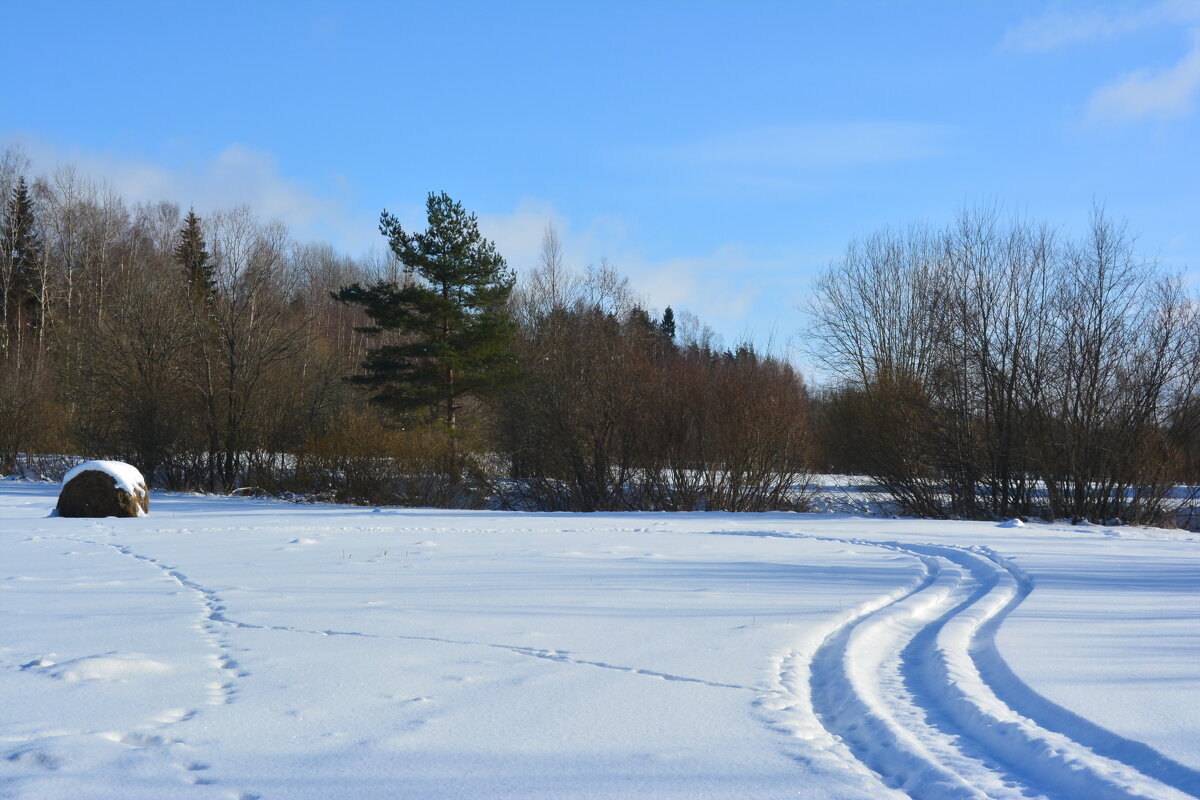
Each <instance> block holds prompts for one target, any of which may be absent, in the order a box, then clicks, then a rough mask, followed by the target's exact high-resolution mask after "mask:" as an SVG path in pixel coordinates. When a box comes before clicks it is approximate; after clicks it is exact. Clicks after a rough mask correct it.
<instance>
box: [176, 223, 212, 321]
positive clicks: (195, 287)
mask: <svg viewBox="0 0 1200 800" xmlns="http://www.w3.org/2000/svg"><path fill="white" fill-rule="evenodd" d="M175 261H176V263H178V264H179V266H180V267H182V268H183V274H184V277H185V278H186V279H187V282H188V286H189V287H190V289H191V291H192V295H193V297H195V298H196V299H197V300H203V301H208V300H211V299H212V297H213V295H214V293H215V292H216V290H217V278H216V275H215V274H214V272H213V265H212V261H211V260H210V259H209V255H208V248H207V245H206V244H205V242H204V234H203V232H202V231H201V230H200V218H199V217H197V216H196V212H195V211H188V215H187V219H186V220H184V223H183V227H182V228H180V229H179V244H178V245H176V246H175Z"/></svg>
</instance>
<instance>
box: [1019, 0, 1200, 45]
mask: <svg viewBox="0 0 1200 800" xmlns="http://www.w3.org/2000/svg"><path fill="white" fill-rule="evenodd" d="M1193 23H1200V0H1164V2H1159V3H1154V4H1151V5H1142V6H1135V7H1126V8H1120V9H1115V10H1099V9H1095V8H1091V7H1087V8H1083V9H1081V10H1077V11H1071V10H1067V9H1064V8H1062V7H1055V8H1051V9H1050V10H1048V11H1047V12H1046V13H1044V14H1041V15H1040V16H1036V17H1031V18H1029V19H1026V20H1025V21H1023V22H1022V23H1021V24H1019V25H1017V26H1016V27H1014V28H1012V29H1010V30H1009V31H1008V32H1007V33H1006V34H1005V36H1004V39H1003V41H1001V43H1000V47H1001V49H1003V50H1014V51H1019V52H1045V51H1049V50H1057V49H1058V48H1060V47H1067V46H1069V45H1077V44H1086V43H1089V42H1099V41H1105V40H1109V39H1116V38H1120V37H1123V36H1129V35H1131V34H1134V33H1138V32H1140V31H1143V30H1148V29H1151V28H1156V27H1159V26H1161V25H1168V24H1176V25H1187V24H1193Z"/></svg>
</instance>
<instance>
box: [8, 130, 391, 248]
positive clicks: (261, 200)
mask: <svg viewBox="0 0 1200 800" xmlns="http://www.w3.org/2000/svg"><path fill="white" fill-rule="evenodd" d="M3 144H4V145H16V146H18V147H20V149H21V150H22V151H23V152H24V153H25V155H26V156H28V157H29V159H30V160H31V161H32V163H33V169H34V171H35V172H37V173H49V172H53V171H54V170H56V169H57V168H58V167H60V166H72V167H75V168H76V169H77V170H78V171H79V173H80V174H81V175H82V176H83V177H85V178H88V179H90V180H94V181H97V182H99V183H102V184H104V185H106V186H108V187H110V188H111V189H113V190H114V191H115V192H116V193H117V194H118V195H120V196H121V197H122V198H124V199H125V201H126V202H128V203H130V204H135V203H141V202H157V201H160V200H168V201H171V202H174V203H178V204H179V205H180V206H181V207H183V208H195V209H196V210H197V212H199V213H200V214H202V215H203V214H205V213H208V212H211V211H213V210H216V209H220V208H230V207H233V206H239V205H246V206H249V207H250V208H251V209H252V210H253V211H254V213H255V214H257V215H259V216H261V217H263V218H265V219H278V220H280V221H282V222H284V223H285V224H286V225H287V226H288V228H289V229H290V230H291V232H292V235H293V236H294V237H295V238H297V239H300V240H307V239H319V240H323V241H328V242H330V243H331V244H333V245H335V246H336V247H339V248H341V249H343V250H346V251H348V252H352V253H358V252H362V251H365V250H367V249H370V248H371V247H373V246H376V245H377V244H378V243H379V234H378V231H377V228H376V219H375V217H374V215H366V214H358V213H355V212H354V210H353V209H352V207H351V193H350V192H349V191H348V188H347V187H346V186H345V184H344V182H339V181H337V180H336V179H335V180H333V181H331V183H332V184H333V185H331V186H330V187H328V189H327V191H323V192H322V191H320V190H318V189H314V188H310V187H308V186H306V185H304V184H302V183H301V182H300V181H297V180H294V179H291V178H288V177H286V176H285V175H283V174H282V173H281V171H280V168H279V164H278V162H277V160H276V159H275V157H274V156H273V155H272V154H271V153H268V152H265V151H261V150H254V149H252V148H249V147H246V146H245V145H242V144H236V143H235V144H230V145H228V146H227V147H225V148H224V149H223V150H221V151H220V152H219V153H217V154H216V155H215V156H213V157H212V158H210V159H208V160H206V161H202V162H199V163H193V164H190V165H187V166H184V167H179V168H169V167H166V166H163V165H162V164H156V163H153V162H150V161H145V160H140V159H132V158H123V157H121V156H117V155H113V154H110V153H96V152H91V151H84V150H79V149H71V148H64V147H60V146H58V145H55V144H51V143H49V142H46V141H44V140H42V139H39V138H37V137H33V136H14V137H10V138H9V140H8V141H6V142H3Z"/></svg>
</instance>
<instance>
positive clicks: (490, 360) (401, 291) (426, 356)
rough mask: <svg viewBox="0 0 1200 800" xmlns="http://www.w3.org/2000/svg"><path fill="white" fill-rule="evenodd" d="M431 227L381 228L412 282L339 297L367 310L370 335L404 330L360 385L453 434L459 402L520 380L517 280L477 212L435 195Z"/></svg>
mask: <svg viewBox="0 0 1200 800" xmlns="http://www.w3.org/2000/svg"><path fill="white" fill-rule="evenodd" d="M425 207H426V214H427V217H428V224H429V226H428V228H427V229H426V230H425V231H424V232H423V233H408V232H407V231H405V230H404V229H403V228H402V227H401V225H400V222H399V220H397V219H396V218H395V217H394V216H392V215H391V214H389V213H388V212H387V211H384V212H383V214H382V215H381V217H380V223H379V230H380V233H382V234H383V235H384V236H386V237H388V244H389V245H390V246H391V248H392V252H393V253H395V254H396V257H397V258H398V259H399V260H400V262H401V263H402V264H403V265H404V268H405V275H406V277H407V278H409V280H408V281H407V282H406V283H405V284H404V285H397V284H395V283H390V282H381V283H376V284H373V285H372V286H370V287H366V288H364V287H363V286H361V285H360V284H357V283H355V284H353V285H351V286H347V287H344V288H343V289H342V290H341V291H339V292H338V293H337V294H335V295H334V296H335V297H336V298H337V299H338V300H341V301H342V302H344V303H354V304H358V305H361V306H363V307H364V309H365V310H366V312H367V315H368V316H369V317H370V318H371V321H372V322H373V323H374V325H373V326H372V327H370V328H366V329H364V330H365V331H366V332H368V333H374V334H378V333H382V332H383V331H395V332H398V333H400V334H403V336H402V337H401V340H402V341H401V343H396V344H387V345H384V346H382V347H379V348H377V349H374V350H371V351H370V352H369V353H368V354H367V359H366V361H365V362H364V363H363V368H364V369H365V371H366V374H365V375H361V376H358V377H356V378H355V379H354V381H355V382H356V383H359V384H362V385H365V386H369V387H371V388H373V389H374V390H375V394H374V396H373V399H374V400H375V401H376V402H377V403H379V404H381V405H383V406H384V407H386V408H389V409H391V410H393V411H396V412H401V413H403V412H408V411H412V410H414V409H419V408H429V409H431V410H434V413H435V414H436V415H437V416H440V417H441V418H442V419H443V420H444V422H445V425H446V427H447V429H449V430H453V429H454V427H455V422H456V412H457V411H458V409H459V400H460V398H462V397H463V396H464V395H467V394H478V393H480V392H483V391H486V390H487V389H489V388H492V387H494V386H497V385H499V384H500V383H501V382H503V381H504V380H506V379H507V378H508V376H509V375H510V373H511V364H512V357H511V355H510V353H509V350H508V345H509V342H510V341H511V338H512V332H513V329H512V322H511V320H510V319H509V317H508V314H507V311H506V303H507V301H508V297H509V295H510V294H511V292H512V288H513V282H514V276H513V274H512V272H511V271H510V270H509V269H508V267H507V265H506V264H505V262H504V259H503V258H502V257H501V256H500V254H499V253H498V252H497V251H496V246H495V245H494V244H493V243H492V242H490V241H488V240H487V239H485V238H483V236H482V235H481V234H480V233H479V226H478V224H477V221H476V218H475V215H474V214H468V213H467V212H466V211H465V210H464V209H463V207H462V205H461V204H459V203H456V202H454V201H453V200H451V199H450V197H449V196H447V195H446V193H445V192H443V193H441V194H433V193H430V195H429V198H428V200H427V202H426V206H425Z"/></svg>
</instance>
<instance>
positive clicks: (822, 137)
mask: <svg viewBox="0 0 1200 800" xmlns="http://www.w3.org/2000/svg"><path fill="white" fill-rule="evenodd" d="M950 140H951V131H950V129H948V128H946V127H944V126H939V125H923V124H916V123H903V122H843V123H804V124H795V125H778V126H772V127H766V128H757V129H752V130H743V131H735V132H732V133H725V134H720V135H716V136H711V137H708V138H704V139H699V140H696V141H692V142H686V143H683V144H681V145H678V146H674V147H668V148H660V149H657V150H656V151H655V155H656V156H657V157H665V158H669V159H672V160H676V161H682V162H685V163H688V164H692V165H698V166H706V167H771V168H780V169H789V168H791V169H797V168H801V169H804V168H819V167H848V166H859V165H871V164H880V163H888V162H894V161H912V160H916V159H922V158H929V157H932V156H936V155H939V154H941V153H943V152H945V151H946V150H947V149H948V147H949V143H950Z"/></svg>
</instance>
